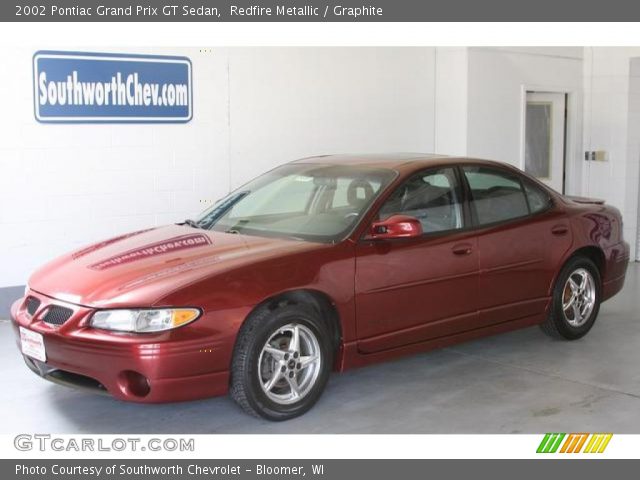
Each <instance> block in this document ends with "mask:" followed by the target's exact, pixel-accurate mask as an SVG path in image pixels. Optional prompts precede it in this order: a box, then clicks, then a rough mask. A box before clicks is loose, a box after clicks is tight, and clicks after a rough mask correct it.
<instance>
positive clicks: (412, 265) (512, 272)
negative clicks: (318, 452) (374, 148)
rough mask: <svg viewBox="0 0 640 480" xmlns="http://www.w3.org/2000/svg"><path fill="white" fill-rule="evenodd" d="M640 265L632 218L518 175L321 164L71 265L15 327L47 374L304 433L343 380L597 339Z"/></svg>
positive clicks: (465, 165) (35, 365) (18, 316)
mask: <svg viewBox="0 0 640 480" xmlns="http://www.w3.org/2000/svg"><path fill="white" fill-rule="evenodd" d="M628 260H629V246H628V244H627V243H626V242H624V241H623V239H622V220H621V217H620V213H619V212H618V211H617V210H616V209H615V208H612V207H609V206H606V205H604V204H603V202H601V201H598V200H589V199H584V198H575V197H565V196H562V195H560V194H558V193H556V192H554V191H552V190H550V189H548V188H547V187H546V186H544V185H542V184H541V183H539V182H538V181H537V180H535V179H533V178H530V177H528V176H527V175H525V174H523V173H522V172H520V171H519V170H517V169H515V168H513V167H510V166H507V165H503V164H500V163H495V162H489V161H481V160H472V159H466V158H447V157H441V156H430V155H421V154H414V155H408V154H405V155H385V156H370V155H350V156H325V157H314V158H307V159H303V160H299V161H296V162H293V163H289V164H286V165H284V166H282V167H279V168H276V169H275V170H272V171H270V172H268V173H266V174H264V175H262V176H261V177H258V178H257V179H255V180H253V181H252V182H250V183H248V184H247V185H245V186H243V187H241V188H240V189H238V190H237V191H235V192H233V193H231V194H230V195H228V196H227V197H225V198H224V199H222V200H221V201H219V202H218V203H216V204H215V205H214V206H212V207H211V208H210V209H209V210H207V211H205V212H204V213H203V214H202V215H201V216H200V217H199V218H198V219H196V220H187V221H185V222H184V223H181V224H178V225H169V226H164V227H158V228H150V229H148V230H142V231H138V232H133V233H129V234H126V235H121V236H118V237H116V238H112V239H110V240H105V241H103V242H100V243H96V244H95V245H91V246H88V247H86V248H82V249H81V250H78V251H75V252H73V253H70V254H68V255H65V256H62V257H60V258H58V259H56V260H54V261H52V262H51V263H49V264H47V265H45V266H44V267H42V268H41V269H39V270H38V271H37V272H35V273H34V274H33V276H32V277H31V279H30V280H29V286H28V287H27V290H26V292H25V296H24V298H22V299H20V300H18V301H17V302H15V303H14V305H13V306H12V319H13V326H14V328H15V332H16V334H17V338H18V343H19V346H20V349H21V351H22V353H23V355H24V359H25V361H26V364H27V365H28V366H29V368H31V370H33V371H34V372H36V373H37V374H39V375H41V376H43V377H45V378H47V379H50V380H53V381H57V382H61V383H66V384H71V385H79V386H84V387H89V388H94V389H96V390H99V391H103V392H108V393H109V394H111V395H113V396H115V397H117V398H120V399H123V400H130V401H136V402H168V401H178V400H190V399H196V398H202V397H209V396H215V395H222V394H225V393H227V392H230V394H231V396H232V397H233V398H234V399H235V400H236V401H237V402H238V404H240V405H241V406H242V407H243V408H244V409H245V410H246V411H248V412H250V413H252V414H255V415H261V416H263V417H265V418H268V419H272V420H284V419H287V418H291V417H294V416H296V415H300V414H301V413H303V412H305V411H306V410H308V409H309V408H310V407H311V406H312V405H313V404H314V402H316V400H318V398H319V396H320V394H321V393H322V391H323V389H324V387H325V384H326V382H327V379H328V377H329V374H330V372H331V371H332V370H338V371H341V370H344V369H347V368H350V367H355V366H361V365H366V364H369V363H371V362H377V361H381V360H386V359H390V358H393V357H396V356H398V355H402V354H408V353H413V352H420V351H424V350H427V349H430V348H435V347H442V346H445V345H449V344H453V343H456V342H461V341H464V340H468V339H471V338H476V337H480V336H483V335H490V334H494V333H499V332H505V331H508V330H513V329H516V328H521V327H527V326H530V325H535V324H540V326H541V327H542V329H543V330H544V331H545V332H546V333H548V334H550V335H553V336H556V337H560V338H565V339H569V340H571V339H577V338H580V337H582V336H583V335H585V334H586V333H587V332H588V331H589V329H591V327H592V326H593V324H594V322H595V320H596V317H597V315H598V310H599V307H600V303H601V302H602V301H604V300H606V299H608V298H610V297H611V296H613V295H614V294H616V293H617V292H618V291H619V290H620V289H621V288H622V285H623V283H624V278H625V273H626V268H627V263H628Z"/></svg>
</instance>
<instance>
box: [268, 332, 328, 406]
mask: <svg viewBox="0 0 640 480" xmlns="http://www.w3.org/2000/svg"><path fill="white" fill-rule="evenodd" d="M321 367H322V354H321V352H320V342H319V341H318V338H317V337H316V335H315V334H314V333H313V332H312V331H311V329H309V328H308V327H306V326H305V325H302V324H299V323H290V324H288V325H285V326H283V327H280V328H279V329H278V330H277V331H276V332H274V333H273V334H272V335H271V336H270V337H269V339H268V340H267V341H266V343H265V344H264V346H263V347H262V351H261V352H260V357H259V358H258V381H259V382H260V386H261V387H262V391H263V392H264V393H265V395H266V396H267V397H268V398H269V399H270V400H271V401H273V402H275V403H278V404H280V405H290V404H292V403H296V402H298V401H300V400H302V399H303V398H304V397H306V396H307V395H308V394H309V392H310V391H311V389H312V388H313V386H314V385H315V384H316V381H317V380H318V376H319V375H320V369H321Z"/></svg>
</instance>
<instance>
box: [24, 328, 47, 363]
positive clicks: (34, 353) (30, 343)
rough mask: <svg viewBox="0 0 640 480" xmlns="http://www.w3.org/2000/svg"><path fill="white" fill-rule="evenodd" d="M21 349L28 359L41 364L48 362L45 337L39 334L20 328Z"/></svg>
mask: <svg viewBox="0 0 640 480" xmlns="http://www.w3.org/2000/svg"><path fill="white" fill-rule="evenodd" d="M20 348H21V350H22V353H24V354H25V355H27V356H28V357H31V358H35V359H36V360H39V361H41V362H46V361H47V352H46V349H45V346H44V337H43V336H42V334H40V333H38V332H34V331H33V330H29V329H27V328H24V327H20Z"/></svg>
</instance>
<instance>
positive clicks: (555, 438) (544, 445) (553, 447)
mask: <svg viewBox="0 0 640 480" xmlns="http://www.w3.org/2000/svg"><path fill="white" fill-rule="evenodd" d="M565 435H566V433H547V434H546V435H545V436H544V438H543V439H542V442H540V445H539V446H538V450H536V452H537V453H556V451H557V450H558V447H559V446H560V442H562V439H563V438H564V436H565Z"/></svg>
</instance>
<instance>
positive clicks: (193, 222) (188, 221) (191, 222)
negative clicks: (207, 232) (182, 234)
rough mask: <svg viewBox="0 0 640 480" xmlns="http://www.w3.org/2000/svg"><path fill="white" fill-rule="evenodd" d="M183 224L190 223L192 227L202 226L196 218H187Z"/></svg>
mask: <svg viewBox="0 0 640 480" xmlns="http://www.w3.org/2000/svg"><path fill="white" fill-rule="evenodd" d="M182 225H188V226H190V227H192V228H202V227H201V226H200V224H199V223H198V222H196V221H195V220H191V219H190V218H187V219H186V220H185V221H184V222H182Z"/></svg>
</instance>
